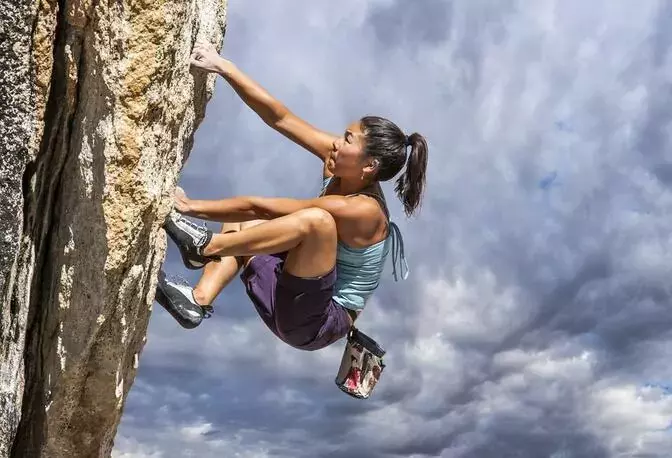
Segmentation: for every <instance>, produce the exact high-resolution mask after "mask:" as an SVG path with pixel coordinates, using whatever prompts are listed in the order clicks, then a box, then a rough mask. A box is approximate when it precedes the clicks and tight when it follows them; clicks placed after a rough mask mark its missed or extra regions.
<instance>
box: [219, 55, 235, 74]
mask: <svg viewBox="0 0 672 458" xmlns="http://www.w3.org/2000/svg"><path fill="white" fill-rule="evenodd" d="M234 69H235V66H234V65H233V63H232V62H231V61H228V60H226V59H224V58H220V59H219V62H217V73H218V74H219V75H220V76H222V77H223V78H228V77H230V76H231V73H232V72H233V70H234Z"/></svg>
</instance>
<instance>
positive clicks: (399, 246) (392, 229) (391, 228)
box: [320, 177, 410, 281]
mask: <svg viewBox="0 0 672 458" xmlns="http://www.w3.org/2000/svg"><path fill="white" fill-rule="evenodd" d="M332 178H333V177H323V178H322V191H321V192H320V196H323V195H324V193H325V192H326V190H327V187H328V186H329V183H331V180H332ZM378 186H380V185H378ZM357 194H362V195H365V196H369V197H372V198H374V199H376V201H377V202H378V203H379V204H380V206H381V208H382V209H383V212H384V213H385V217H386V218H387V224H388V237H391V238H392V275H393V276H394V280H395V281H399V275H398V274H397V265H398V266H399V273H400V274H401V278H402V280H406V279H407V278H408V274H409V273H410V269H409V268H408V262H407V261H406V253H405V251H404V238H403V237H402V235H401V231H400V230H399V226H397V224H396V223H394V222H393V221H392V219H391V217H390V211H389V209H388V208H387V202H386V201H385V196H383V195H382V192H358V193H356V194H352V195H357Z"/></svg>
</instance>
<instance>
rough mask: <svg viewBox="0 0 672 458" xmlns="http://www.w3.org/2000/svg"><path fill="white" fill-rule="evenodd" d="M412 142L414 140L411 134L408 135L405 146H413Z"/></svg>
mask: <svg viewBox="0 0 672 458" xmlns="http://www.w3.org/2000/svg"><path fill="white" fill-rule="evenodd" d="M412 144H413V142H412V141H411V136H410V135H409V136H408V137H406V144H405V146H411V145H412Z"/></svg>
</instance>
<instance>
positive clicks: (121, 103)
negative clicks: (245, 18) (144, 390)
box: [0, 0, 226, 458]
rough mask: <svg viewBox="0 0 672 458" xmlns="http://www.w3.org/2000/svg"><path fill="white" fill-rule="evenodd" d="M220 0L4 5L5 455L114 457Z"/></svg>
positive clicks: (0, 419)
mask: <svg viewBox="0 0 672 458" xmlns="http://www.w3.org/2000/svg"><path fill="white" fill-rule="evenodd" d="M225 2H226V0H186V1H177V0H175V1H170V0H163V1H162V0H137V1H134V0H118V1H114V2H98V1H96V0H60V1H59V0H14V1H13V2H4V3H3V7H2V8H0V106H1V107H2V111H0V137H1V138H2V142H1V143H0V300H1V301H2V302H1V304H2V309H1V311H2V316H1V320H0V352H1V353H0V354H1V358H2V359H1V360H0V362H1V364H0V368H1V369H0V457H5V456H15V457H27V456H30V457H39V456H43V457H50V458H52V457H61V456H68V457H80V456H82V457H84V456H86V457H88V456H108V455H109V454H110V450H111V448H112V442H113V439H114V435H115V433H116V428H117V424H118V422H119V419H120V416H121V411H122V408H123V405H124V400H125V398H126V394H127V393H128V390H129V388H130V386H131V383H132V382H133V378H134V376H135V371H136V369H137V365H138V355H139V354H140V352H141V350H142V346H143V344H144V336H145V333H146V329H147V321H148V318H149V311H150V307H151V303H152V300H153V295H154V287H155V278H156V272H157V271H158V268H159V265H160V264H161V262H162V261H163V258H164V251H165V236H164V233H163V231H162V230H160V225H161V221H162V220H163V218H164V217H165V215H166V214H167V212H168V210H169V206H170V202H171V198H170V196H171V194H172V191H173V189H174V186H175V183H176V180H177V175H178V172H179V170H180V168H181V166H182V164H183V161H184V159H185V158H186V155H187V154H188V152H189V150H190V149H191V146H192V141H193V131H194V129H195V128H196V126H197V125H198V123H199V122H200V120H201V119H202V117H203V115H204V110H205V104H206V102H207V100H208V99H209V97H210V95H211V93H212V89H213V83H214V79H213V78H212V77H209V78H205V77H204V76H203V75H202V74H195V73H194V74H192V73H191V72H190V70H189V65H188V60H189V53H190V51H191V48H192V46H193V43H194V42H195V41H196V40H197V39H199V40H200V39H203V40H209V41H211V42H215V43H217V44H221V41H222V38H223V32H224V30H223V29H224V24H225V9H226V3H225Z"/></svg>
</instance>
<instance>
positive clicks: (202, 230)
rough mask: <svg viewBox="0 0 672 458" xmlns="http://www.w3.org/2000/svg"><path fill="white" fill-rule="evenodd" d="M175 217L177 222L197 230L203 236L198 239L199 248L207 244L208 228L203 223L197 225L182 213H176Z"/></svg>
mask: <svg viewBox="0 0 672 458" xmlns="http://www.w3.org/2000/svg"><path fill="white" fill-rule="evenodd" d="M175 215H176V218H177V221H179V222H181V223H184V224H186V225H187V226H189V227H191V228H192V229H195V230H196V231H197V232H199V233H200V234H201V237H200V238H199V239H198V243H197V244H196V246H197V247H201V246H202V245H203V244H204V243H205V239H206V237H207V236H208V226H207V225H206V224H205V223H203V224H202V225H199V224H196V223H194V222H193V221H191V220H190V219H188V218H185V217H184V216H182V215H181V214H180V213H177V212H175ZM177 221H176V222H177Z"/></svg>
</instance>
